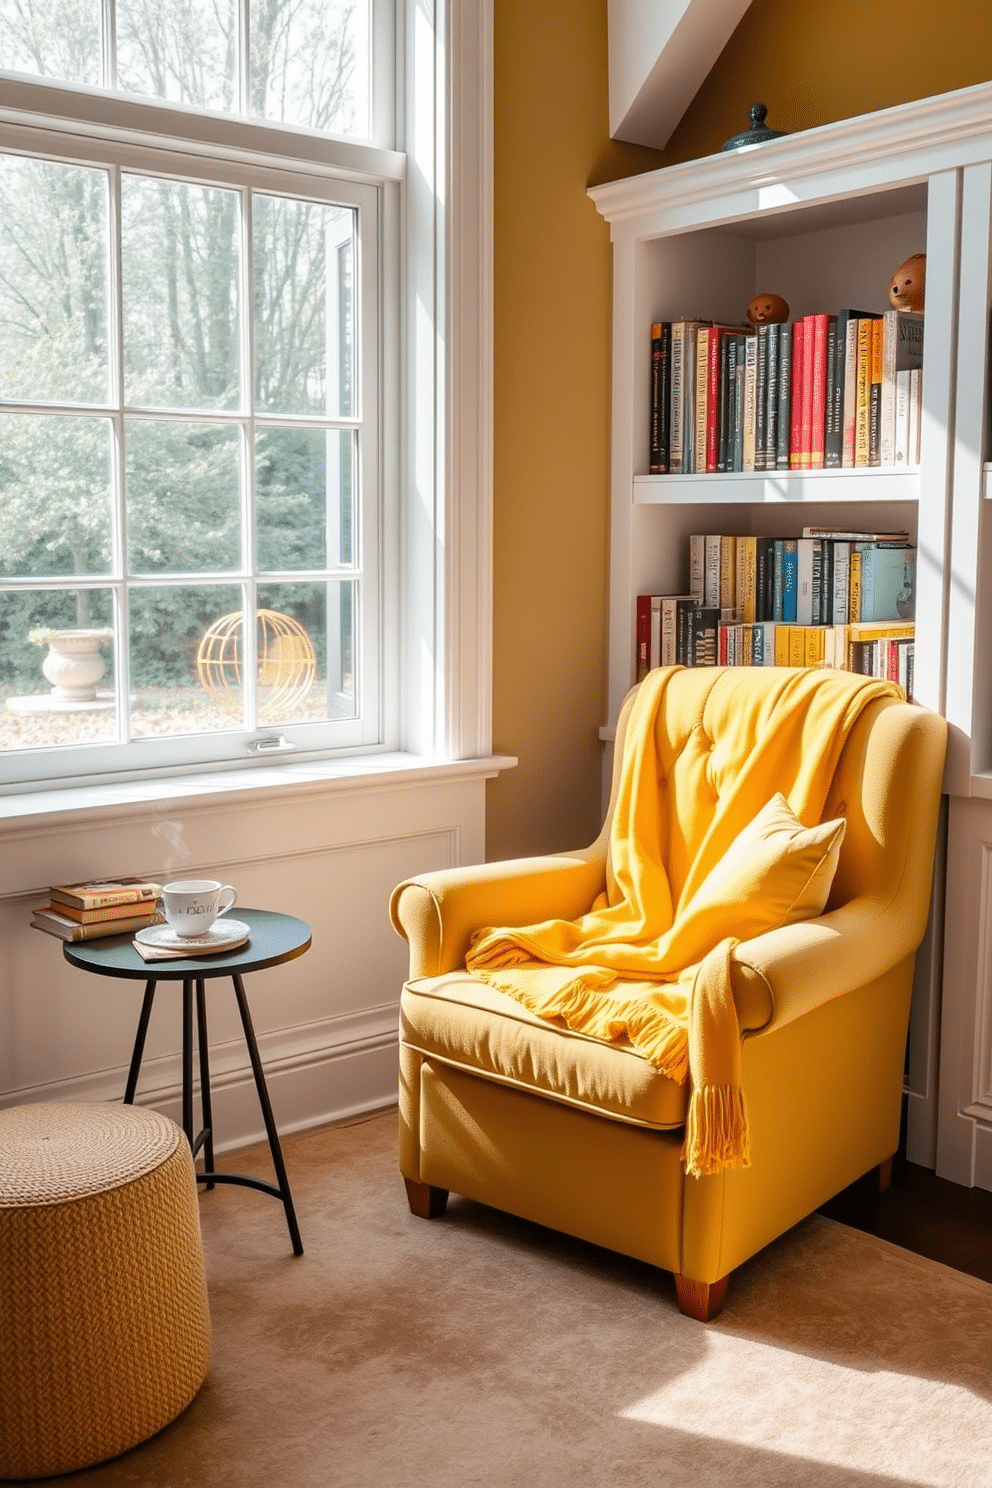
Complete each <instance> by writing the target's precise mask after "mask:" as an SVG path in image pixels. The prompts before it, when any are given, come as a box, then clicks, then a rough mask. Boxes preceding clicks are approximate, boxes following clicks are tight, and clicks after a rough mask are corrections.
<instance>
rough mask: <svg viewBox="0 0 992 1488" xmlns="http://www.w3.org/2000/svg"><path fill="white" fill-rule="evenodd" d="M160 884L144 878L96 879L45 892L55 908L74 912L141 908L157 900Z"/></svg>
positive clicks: (159, 894)
mask: <svg viewBox="0 0 992 1488" xmlns="http://www.w3.org/2000/svg"><path fill="white" fill-rule="evenodd" d="M161 893H162V886H161V884H157V883H151V882H150V881H149V880H148V879H145V878H106V879H103V878H97V879H88V880H86V881H84V882H83V883H72V884H55V885H54V886H53V887H52V888H50V889H49V891H48V897H49V898H50V899H51V900H52V902H53V903H54V904H59V905H63V904H65V905H70V906H71V907H73V908H74V909H105V908H107V907H108V906H110V905H115V904H140V903H143V902H145V901H148V900H153V899H158V898H159V897H160V896H161Z"/></svg>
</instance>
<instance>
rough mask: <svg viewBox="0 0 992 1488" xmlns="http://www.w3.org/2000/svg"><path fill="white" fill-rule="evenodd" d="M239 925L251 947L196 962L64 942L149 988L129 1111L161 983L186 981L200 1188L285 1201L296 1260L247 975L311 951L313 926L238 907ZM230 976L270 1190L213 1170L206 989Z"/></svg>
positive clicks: (295, 1231)
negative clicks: (239, 1189)
mask: <svg viewBox="0 0 992 1488" xmlns="http://www.w3.org/2000/svg"><path fill="white" fill-rule="evenodd" d="M236 917H237V919H239V920H242V921H243V922H244V923H245V924H246V925H248V926H249V929H250V931H251V934H250V936H249V938H248V941H247V942H246V944H244V945H240V946H237V947H235V948H234V949H233V950H230V951H219V952H214V953H213V954H212V955H206V956H189V957H184V958H183V959H182V960H170V961H144V960H143V959H142V958H141V956H140V955H139V954H138V952H137V951H136V950H135V949H134V945H133V944H132V937H131V936H130V935H114V936H108V937H107V938H105V939H101V940H96V941H93V940H91V941H64V942H63V945H62V950H63V953H64V955H65V958H66V960H67V961H69V962H71V963H72V965H73V966H78V967H80V969H81V970H83V971H92V972H96V973H97V974H98V975H99V976H112V977H127V978H130V979H131V980H132V981H141V980H144V982H145V995H144V998H143V1000H142V1003H141V1012H140V1014H139V1016H138V1027H137V1031H136V1033H135V1036H134V1048H133V1050H132V1053H131V1065H130V1068H129V1070H128V1076H127V1085H126V1087H125V1090H124V1104H125V1105H133V1103H134V1093H135V1090H136V1089H137V1085H138V1072H139V1070H140V1069H141V1059H142V1055H143V1054H144V1048H145V1036H146V1034H147V1032H148V1023H149V1019H150V1018H151V1014H152V1004H153V1002H154V1001H155V991H156V988H157V986H158V983H159V982H182V984H183V1056H182V1063H183V1095H182V1100H183V1121H182V1125H183V1131H184V1132H185V1133H186V1139H187V1141H188V1142H189V1145H190V1147H191V1149H192V1152H193V1156H194V1158H195V1157H196V1155H197V1153H198V1152H199V1151H200V1149H201V1147H202V1149H203V1156H204V1163H205V1168H204V1171H203V1172H202V1173H197V1175H196V1178H197V1182H198V1183H203V1184H205V1185H206V1187H207V1188H208V1189H209V1188H213V1186H214V1184H215V1183H239V1184H242V1185H243V1186H244V1187H245V1188H257V1189H260V1190H261V1192H262V1193H267V1194H271V1195H272V1196H273V1197H274V1198H277V1199H279V1200H281V1202H282V1205H283V1208H284V1209H285V1212H286V1224H287V1226H288V1227H289V1237H290V1240H291V1241H292V1245H293V1254H294V1255H302V1254H303V1241H302V1240H301V1238H300V1227H299V1225H298V1223H297V1220H296V1210H295V1209H294V1207H293V1197H292V1194H291V1193H290V1189H289V1180H288V1178H287V1177H286V1166H285V1163H284V1162H283V1157H282V1148H281V1147H280V1145H279V1133H278V1130H277V1129H276V1123H275V1119H274V1117H273V1115H272V1106H271V1103H270V1101H269V1092H268V1089H267V1087H266V1083H265V1071H264V1069H263V1067H262V1060H261V1056H260V1055H259V1052H258V1042H257V1040H256V1038H255V1030H254V1027H253V1026H252V1021H251V1011H250V1009H249V1007H248V998H247V997H246V995H245V988H244V982H243V981H242V976H243V974H244V973H246V972H249V971H261V970H262V969H263V968H264V967H266V966H279V965H281V964H282V962H284V961H292V960H294V959H295V958H296V957H297V956H302V955H303V953H304V951H306V950H308V949H309V947H310V943H311V940H312V936H311V932H310V926H309V925H307V924H305V923H304V921H303V920H297V919H294V918H293V916H292V915H284V914H276V913H274V912H273V911H271V910H265V909H242V908H241V905H240V904H239V905H238V907H237V915H236ZM223 976H229V977H230V978H231V981H232V982H233V984H234V995H235V997H236V998H237V1003H238V1011H239V1013H240V1014H241V1026H242V1028H243V1030H244V1036H245V1043H246V1045H247V1047H248V1057H249V1059H250V1060H251V1068H252V1074H253V1075H254V1077H255V1089H256V1091H257V1092H258V1103H259V1105H260V1106H261V1109H262V1118H263V1120H264V1122H265V1131H266V1135H267V1136H268V1139H269V1151H270V1152H271V1154H272V1165H273V1167H274V1169H275V1174H276V1180H277V1181H276V1182H275V1183H265V1182H263V1181H262V1180H261V1179H258V1178H250V1177H248V1176H247V1175H245V1174H241V1173H219V1172H217V1171H216V1169H215V1168H214V1142H213V1128H212V1121H213V1116H212V1112H211V1102H210V1050H209V1045H208V1042H207V1000H206V990H205V983H206V982H207V981H208V980H210V979H211V978H213V977H223ZM194 994H195V1006H196V1042H197V1045H198V1051H199V1066H200V1111H201V1116H202V1123H203V1124H202V1126H201V1129H200V1131H199V1132H194V1130H193V1008H194Z"/></svg>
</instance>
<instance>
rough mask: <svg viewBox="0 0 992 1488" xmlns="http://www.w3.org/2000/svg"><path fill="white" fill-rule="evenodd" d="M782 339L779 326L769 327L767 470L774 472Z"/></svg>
mask: <svg viewBox="0 0 992 1488" xmlns="http://www.w3.org/2000/svg"><path fill="white" fill-rule="evenodd" d="M780 346H781V337H780V336H779V328H778V326H777V325H770V326H769V327H768V391H767V396H766V405H767V411H766V413H765V469H766V470H774V469H775V463H776V458H777V454H778V404H779V397H778V384H779V376H780V371H781V367H780Z"/></svg>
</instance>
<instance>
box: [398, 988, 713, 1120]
mask: <svg viewBox="0 0 992 1488" xmlns="http://www.w3.org/2000/svg"><path fill="white" fill-rule="evenodd" d="M400 1037H401V1039H402V1040H403V1042H404V1043H405V1044H407V1045H409V1047H411V1048H413V1049H416V1050H418V1051H419V1052H420V1053H421V1054H423V1055H425V1056H427V1057H428V1058H430V1059H436V1060H441V1061H443V1062H444V1063H446V1064H452V1065H455V1066H457V1067H458V1068H460V1069H464V1070H468V1071H470V1072H472V1073H475V1074H478V1075H481V1076H483V1077H484V1078H486V1079H492V1080H498V1081H500V1082H502V1083H503V1084H507V1085H513V1086H516V1087H517V1088H518V1089H520V1090H526V1091H529V1092H530V1093H531V1094H535V1095H542V1096H545V1097H547V1098H550V1099H552V1100H559V1101H562V1102H564V1103H565V1104H566V1105H570V1106H578V1107H580V1108H582V1109H583V1110H588V1111H593V1112H595V1113H597V1114H598V1115H601V1116H609V1117H612V1118H614V1119H615V1120H618V1121H624V1122H627V1123H629V1124H630V1125H633V1126H647V1127H654V1128H657V1129H659V1130H669V1129H671V1128H673V1127H679V1126H682V1125H683V1124H684V1122H685V1118H686V1110H687V1106H688V1091H687V1088H686V1087H685V1086H680V1085H677V1084H676V1083H675V1081H674V1080H670V1079H668V1077H667V1076H666V1075H663V1074H662V1073H661V1071H660V1070H657V1069H655V1068H654V1066H653V1065H651V1064H649V1063H648V1061H647V1060H646V1059H645V1058H644V1057H643V1056H642V1055H640V1054H638V1053H637V1051H636V1050H635V1049H632V1048H630V1047H629V1045H627V1044H622V1043H621V1044H607V1043H604V1042H602V1041H601V1040H600V1039H592V1038H587V1037H586V1035H585V1034H581V1033H575V1032H573V1031H572V1030H571V1029H568V1028H564V1027H561V1026H559V1025H558V1024H557V1023H553V1022H550V1021H549V1020H548V1019H546V1018H539V1017H538V1016H537V1014H536V1013H531V1012H529V1011H528V1009H527V1008H525V1007H524V1006H523V1005H522V1004H521V1003H519V1002H517V1001H516V1000H515V999H514V998H512V997H508V996H507V995H506V993H504V992H497V991H496V990H495V989H494V988H492V987H487V986H486V985H485V983H483V982H480V981H479V980H478V978H477V977H474V976H470V975H469V974H468V973H467V972H464V971H460V972H451V973H449V974H447V975H446V976H439V977H426V978H423V979H420V980H418V981H412V982H407V984H406V986H405V987H404V989H403V995H402V998H401V1000H400Z"/></svg>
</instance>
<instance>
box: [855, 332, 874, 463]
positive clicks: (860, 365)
mask: <svg viewBox="0 0 992 1488" xmlns="http://www.w3.org/2000/svg"><path fill="white" fill-rule="evenodd" d="M871 327H872V322H871V321H870V320H860V319H859V321H858V343H857V344H858V357H857V369H856V372H855V387H856V394H855V410H854V464H855V468H857V469H867V467H868V465H869V463H870V430H871V346H872V336H871Z"/></svg>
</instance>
